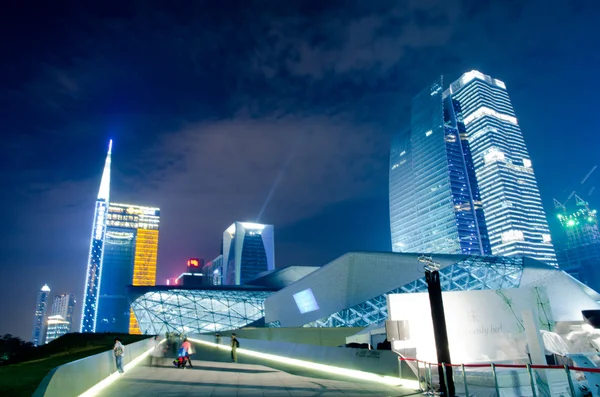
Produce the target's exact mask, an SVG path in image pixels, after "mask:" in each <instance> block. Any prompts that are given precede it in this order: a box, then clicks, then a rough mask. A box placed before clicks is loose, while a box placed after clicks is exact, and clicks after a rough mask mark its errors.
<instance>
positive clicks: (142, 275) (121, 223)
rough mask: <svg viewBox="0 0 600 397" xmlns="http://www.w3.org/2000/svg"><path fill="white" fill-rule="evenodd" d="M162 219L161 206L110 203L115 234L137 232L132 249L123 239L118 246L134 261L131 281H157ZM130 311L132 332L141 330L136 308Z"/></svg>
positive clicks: (138, 284)
mask: <svg viewBox="0 0 600 397" xmlns="http://www.w3.org/2000/svg"><path fill="white" fill-rule="evenodd" d="M159 223H160V209H159V208H154V207H142V206H139V205H129V204H116V203H110V208H109V213H108V221H107V224H108V225H109V230H114V231H116V232H117V233H116V237H119V236H122V235H123V232H125V231H127V232H129V233H130V234H129V235H130V236H134V244H131V245H130V247H131V248H132V249H131V248H130V249H129V250H126V249H125V248H124V247H125V246H126V243H125V242H124V241H120V242H119V241H117V246H116V248H117V251H119V252H120V255H127V254H126V252H128V253H129V255H128V256H129V258H128V259H129V260H128V261H127V262H129V263H131V265H132V267H130V269H131V270H130V273H129V274H130V276H129V277H130V278H129V280H128V283H127V284H128V285H134V286H148V285H150V286H152V285H156V262H157V257H158V231H159ZM119 232H120V233H119ZM118 244H120V246H119V245H118ZM122 259H125V258H122ZM128 311H129V333H130V334H141V331H140V328H139V325H138V322H137V319H136V318H135V315H134V314H133V310H131V309H130V308H129V307H128Z"/></svg>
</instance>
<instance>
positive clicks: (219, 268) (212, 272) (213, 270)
mask: <svg viewBox="0 0 600 397" xmlns="http://www.w3.org/2000/svg"><path fill="white" fill-rule="evenodd" d="M202 272H203V273H205V274H206V276H207V277H212V285H222V284H223V255H219V256H217V257H216V258H215V259H213V260H211V261H208V262H206V264H205V265H204V268H203V269H202Z"/></svg>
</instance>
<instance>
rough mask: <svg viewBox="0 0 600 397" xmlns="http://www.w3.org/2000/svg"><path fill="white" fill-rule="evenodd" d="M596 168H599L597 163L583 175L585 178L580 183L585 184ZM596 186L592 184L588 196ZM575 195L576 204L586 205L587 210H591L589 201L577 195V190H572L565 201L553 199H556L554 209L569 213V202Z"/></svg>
mask: <svg viewBox="0 0 600 397" xmlns="http://www.w3.org/2000/svg"><path fill="white" fill-rule="evenodd" d="M596 168H598V166H597V165H595V166H593V167H592V169H591V170H590V171H589V172H588V173H587V174H586V175H585V176H584V177H583V179H582V180H581V182H580V183H579V185H581V186H583V184H585V182H587V180H588V179H589V178H590V176H591V175H592V174H593V173H594V171H596ZM595 188H596V187H595V186H592V188H591V189H590V190H589V191H588V196H590V195H591V194H592V193H593V191H594V189H595ZM573 197H575V205H577V206H580V207H585V208H586V209H587V210H589V206H588V203H587V202H586V201H585V200H584V199H582V198H581V197H580V196H578V195H577V191H576V190H573V191H571V193H570V194H569V196H568V197H567V199H566V200H565V201H564V202H560V201H558V200H557V199H552V200H553V201H554V209H555V210H557V211H562V212H564V213H565V214H566V213H567V203H568V202H569V200H571V199H572V198H573Z"/></svg>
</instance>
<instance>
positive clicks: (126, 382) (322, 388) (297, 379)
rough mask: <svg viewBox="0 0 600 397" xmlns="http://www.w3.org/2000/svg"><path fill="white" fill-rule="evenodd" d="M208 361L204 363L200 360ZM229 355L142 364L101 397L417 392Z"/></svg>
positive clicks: (210, 353) (331, 396)
mask: <svg viewBox="0 0 600 397" xmlns="http://www.w3.org/2000/svg"><path fill="white" fill-rule="evenodd" d="M202 358H204V360H203V359H202ZM227 358H228V357H227V355H226V354H223V352H218V351H216V349H210V348H199V349H198V351H197V352H196V354H194V356H193V357H192V359H193V364H194V368H193V369H192V368H186V369H179V368H175V367H174V366H173V365H172V364H171V363H170V362H171V361H172V359H165V362H163V363H162V364H161V365H159V366H155V367H151V366H147V365H139V366H137V367H135V368H133V369H132V370H130V371H127V372H126V373H125V374H124V375H121V376H120V377H119V379H118V380H117V381H116V382H114V383H113V384H111V385H110V386H108V387H107V388H106V389H104V390H103V391H102V392H101V393H100V394H99V396H103V397H109V396H119V397H134V396H135V397H149V396H161V397H174V396H184V395H185V396H213V397H218V396H219V397H226V396H255V397H258V396H272V397H278V396H280V397H286V396H297V397H300V396H306V397H308V396H320V397H321V396H322V397H341V396H344V397H350V396H356V397H366V396H401V395H407V394H413V393H414V391H411V390H407V389H402V388H400V387H392V386H386V385H381V384H378V383H374V382H365V381H352V380H346V379H344V380H342V379H341V378H332V377H328V376H325V375H324V374H317V373H316V371H313V372H315V373H312V374H311V373H310V370H302V373H301V374H293V373H289V372H286V371H284V370H281V369H275V368H271V367H268V366H265V365H264V364H265V363H263V365H260V364H256V363H245V362H243V361H242V362H240V363H231V362H224V361H226V360H227Z"/></svg>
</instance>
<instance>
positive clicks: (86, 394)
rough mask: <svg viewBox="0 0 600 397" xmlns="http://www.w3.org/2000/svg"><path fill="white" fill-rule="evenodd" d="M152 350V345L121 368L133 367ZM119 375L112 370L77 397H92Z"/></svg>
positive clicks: (127, 369)
mask: <svg viewBox="0 0 600 397" xmlns="http://www.w3.org/2000/svg"><path fill="white" fill-rule="evenodd" d="M164 341H165V339H163V340H161V341H160V343H159V345H160V344H161V343H163V342H164ZM153 350H154V347H152V348H150V349H148V350H146V351H145V352H143V353H142V354H140V355H139V356H137V357H136V358H134V359H133V360H131V361H130V362H128V363H127V364H125V366H124V367H123V370H124V371H129V370H130V369H133V368H134V367H135V366H136V365H138V364H139V363H141V362H142V361H143V360H144V359H145V358H146V357H148V355H149V354H150V353H152V351H153ZM119 376H120V374H119V371H115V372H113V373H112V374H110V375H108V376H107V377H106V378H104V379H103V380H101V381H100V382H98V383H96V384H95V385H94V386H92V387H90V388H89V389H88V390H87V391H85V392H83V393H82V394H80V395H79V397H94V396H96V395H98V393H100V392H101V391H102V390H104V389H105V388H107V387H108V386H110V385H111V384H112V383H113V382H114V381H116V380H117V379H119Z"/></svg>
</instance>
